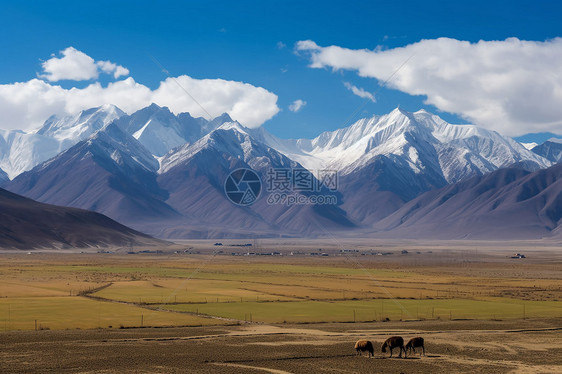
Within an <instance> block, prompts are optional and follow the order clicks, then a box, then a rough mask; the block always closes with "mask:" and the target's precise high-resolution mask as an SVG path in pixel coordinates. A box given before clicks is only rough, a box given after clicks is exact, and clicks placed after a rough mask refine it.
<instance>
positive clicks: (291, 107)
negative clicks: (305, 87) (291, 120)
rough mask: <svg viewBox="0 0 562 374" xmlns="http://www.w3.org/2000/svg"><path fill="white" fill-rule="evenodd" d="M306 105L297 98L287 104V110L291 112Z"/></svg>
mask: <svg viewBox="0 0 562 374" xmlns="http://www.w3.org/2000/svg"><path fill="white" fill-rule="evenodd" d="M305 105H306V101H304V100H301V99H298V100H295V101H293V102H292V103H291V105H289V110H290V111H291V112H295V113H296V112H298V111H299V110H301V109H302V108H304V106H305Z"/></svg>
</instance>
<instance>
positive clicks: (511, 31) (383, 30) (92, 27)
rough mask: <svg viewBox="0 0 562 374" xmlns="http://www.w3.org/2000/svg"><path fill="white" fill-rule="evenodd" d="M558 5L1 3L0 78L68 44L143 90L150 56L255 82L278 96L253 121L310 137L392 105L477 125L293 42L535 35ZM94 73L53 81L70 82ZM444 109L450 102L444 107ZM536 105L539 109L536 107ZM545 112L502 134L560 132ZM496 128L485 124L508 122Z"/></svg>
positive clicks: (394, 44)
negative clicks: (273, 110) (269, 113)
mask: <svg viewBox="0 0 562 374" xmlns="http://www.w3.org/2000/svg"><path fill="white" fill-rule="evenodd" d="M560 14H562V5H561V4H560V3H559V2H556V1H524V2H523V1H511V2H507V1H502V2H490V1H471V2H465V3H464V2H463V3H461V2H456V1H433V2H431V1H425V2H419V1H411V2H409V1H401V2H396V1H376V2H375V1H307V2H304V1H235V2H232V1H160V2H146V1H95V2H76V1H56V2H44V1H41V2H39V1H37V2H28V1H27V2H26V1H21V2H12V3H6V2H4V3H2V12H0V31H1V32H2V35H3V37H2V38H0V47H1V50H2V58H1V60H0V66H1V69H0V85H9V84H14V83H16V82H27V81H29V80H31V79H33V78H37V76H38V74H39V75H40V74H42V65H41V64H42V61H46V60H48V59H49V58H51V57H52V55H53V54H54V55H55V56H59V57H60V54H59V52H60V51H62V50H65V49H66V48H68V47H70V46H72V47H74V48H75V49H76V50H78V51H81V52H83V53H84V54H86V55H88V56H91V57H92V58H93V59H94V60H96V61H98V60H100V61H101V60H109V61H111V62H113V63H115V64H118V65H121V66H124V67H126V68H127V69H128V71H129V76H130V77H133V78H134V81H135V82H138V83H141V84H142V85H145V86H147V87H148V88H150V89H152V90H155V89H156V88H158V86H159V84H160V82H161V81H163V80H165V79H166V78H167V76H166V74H165V73H163V72H162V71H161V69H160V68H159V66H158V65H157V64H156V63H155V62H154V61H153V58H154V59H156V60H157V61H158V62H159V63H161V64H162V65H163V66H164V67H165V68H166V69H167V70H168V71H169V73H170V75H171V76H174V77H176V76H180V75H188V76H189V77H191V78H194V79H223V80H227V81H236V82H244V83H248V84H250V85H252V86H255V87H262V88H264V89H265V90H267V91H269V92H271V93H273V94H275V95H276V96H277V102H276V105H277V107H278V108H279V112H278V113H277V114H275V115H274V116H273V117H272V118H271V119H269V120H267V121H265V123H264V124H263V126H265V128H266V129H267V130H269V131H271V132H272V133H274V134H276V135H278V136H281V137H313V136H316V135H318V134H319V133H320V132H321V131H325V130H333V129H336V128H340V127H343V126H344V125H349V124H350V122H352V121H354V120H357V119H359V118H360V117H362V116H367V115H371V114H384V113H387V112H389V111H391V110H392V109H393V108H395V107H396V106H398V105H400V106H401V107H403V108H405V109H406V110H409V111H416V110H418V109H422V108H425V109H427V110H428V111H431V112H434V113H437V114H439V115H440V116H441V117H443V118H444V119H446V120H448V121H450V122H455V123H461V122H467V121H470V122H475V121H474V120H473V119H480V118H482V122H483V123H482V124H480V123H478V124H480V125H487V124H489V123H491V122H493V117H490V118H491V119H490V120H489V121H488V122H486V118H487V117H485V116H484V115H482V116H479V115H477V114H474V116H473V117H470V116H469V117H467V115H466V113H469V109H470V108H468V109H466V111H465V112H463V110H464V109H463V108H461V106H459V105H453V104H451V105H443V107H442V108H437V107H436V106H435V105H428V104H424V101H425V100H426V96H424V95H423V94H422V95H412V94H411V93H412V92H417V91H416V90H418V88H417V87H407V88H405V89H403V90H400V89H398V88H396V87H394V89H391V88H386V87H383V88H381V87H380V85H379V83H380V80H379V79H376V78H375V76H377V75H376V74H382V76H384V74H385V72H380V73H379V72H376V73H374V74H375V75H373V76H363V77H362V76H360V75H361V74H360V73H359V70H358V69H359V68H355V67H351V68H341V66H338V65H337V62H333V61H323V62H322V67H321V68H311V67H309V65H310V64H311V62H312V57H311V55H310V53H309V52H311V51H310V50H304V51H301V52H300V53H295V43H297V42H299V41H304V40H311V41H314V43H316V44H317V45H318V46H320V47H322V48H323V47H327V46H332V45H334V46H339V47H341V48H345V49H350V50H362V49H368V50H378V51H384V50H387V51H391V50H394V49H397V48H401V47H406V46H409V45H412V44H415V43H419V42H420V41H421V40H426V39H428V40H433V39H437V38H441V37H447V38H450V39H455V40H458V41H468V42H472V43H476V42H478V41H480V40H484V41H494V40H498V41H504V40H506V39H507V38H511V37H515V38H518V39H519V40H524V41H537V42H541V43H542V42H545V41H547V40H551V39H553V38H556V37H559V36H562V26H561V24H562V22H560V17H559V15H560ZM550 47H551V46H549V48H550ZM552 48H554V49H556V48H558V47H557V46H553V47H552ZM552 48H551V49H552ZM312 53H314V51H312ZM414 58H418V60H417V61H414V62H412V64H415V63H418V64H419V63H420V57H419V54H418V55H417V57H414ZM396 61H402V60H400V59H397V60H396ZM399 65H400V64H399V63H398V62H395V63H394V66H396V67H398V66H399ZM121 79H122V78H121ZM114 80H115V79H113V77H112V76H111V75H106V74H100V76H99V78H98V79H97V81H99V82H100V83H101V85H102V86H103V85H107V84H108V83H110V82H112V81H114ZM93 81H94V80H83V81H73V80H60V81H57V82H53V83H52V84H53V85H60V86H61V87H63V88H66V89H70V88H71V87H78V88H83V87H86V86H87V85H89V84H92V83H93ZM346 84H347V86H346ZM351 86H355V87H356V88H358V89H363V90H364V91H366V92H369V93H371V94H373V95H375V100H376V102H373V101H371V100H369V99H364V98H361V97H359V96H357V95H354V94H353V92H352V91H351V90H350V89H349V88H348V87H351ZM451 87H454V85H452V86H451ZM523 89H527V87H526V86H523ZM444 94H445V95H446V94H447V92H446V91H445V93H444ZM196 98H197V97H196ZM295 100H302V101H304V102H306V105H304V106H303V107H302V108H301V109H300V110H299V111H298V112H293V111H291V110H290V109H289V106H290V105H291V103H293V102H294V101H295ZM542 101H543V102H547V101H545V100H542ZM514 102H517V100H515V101H514ZM0 106H1V104H0ZM443 108H459V109H458V110H457V109H455V110H457V112H458V113H451V112H448V111H447V110H443ZM534 108H535V107H532V106H531V107H530V109H528V110H529V111H533V110H534ZM206 109H207V110H208V111H209V112H211V113H212V114H213V115H214V114H216V115H218V114H220V113H214V112H213V111H214V109H215V108H206ZM536 110H537V111H543V110H544V111H548V110H550V109H544V108H542V107H540V106H537V109H536ZM552 110H554V109H552ZM452 111H454V110H452ZM463 113H465V114H463ZM556 114H557V113H556V112H553V114H552V115H551V116H550V117H548V118H547V116H545V118H544V119H541V120H540V122H541V123H542V124H547V123H548V124H549V125H548V126H546V125H544V126H537V127H536V129H535V128H534V127H533V126H532V125H528V126H524V125H523V124H521V125H519V126H520V128H518V129H517V131H514V132H513V134H510V135H521V134H522V133H523V132H541V131H543V130H545V129H546V130H548V131H551V132H557V133H562V129H561V130H560V131H556V129H557V127H558V126H559V123H555V124H553V120H552V118H555V117H556ZM471 119H472V120H471ZM527 122H529V121H528V120H527ZM522 123H523V121H522ZM490 126H492V125H490ZM506 126H508V124H507V125H505V126H504V127H502V128H494V129H504V128H505V129H509V127H506ZM0 127H2V123H0ZM23 127H25V126H23ZM488 127H489V126H488ZM492 128H493V126H492ZM535 130H536V131H535ZM508 132H509V131H508Z"/></svg>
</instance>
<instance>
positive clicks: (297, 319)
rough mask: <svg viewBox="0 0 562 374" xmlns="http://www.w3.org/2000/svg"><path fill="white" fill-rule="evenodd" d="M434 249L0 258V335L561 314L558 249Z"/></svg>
mask: <svg viewBox="0 0 562 374" xmlns="http://www.w3.org/2000/svg"><path fill="white" fill-rule="evenodd" d="M205 245H207V246H208V243H206V244H205ZM288 248H290V249H291V251H292V250H293V249H294V247H293V246H292V245H291V246H289V247H288ZM430 248H432V250H428V249H427V248H424V249H423V250H419V249H417V250H416V251H415V252H413V253H411V254H408V255H407V256H403V255H400V253H401V250H400V248H399V249H394V254H393V255H389V256H371V255H369V256H365V255H362V254H370V253H369V252H368V250H366V249H363V248H360V252H361V253H353V254H352V255H345V256H342V255H341V254H338V253H337V251H333V252H332V253H331V256H328V257H321V258H320V257H318V256H315V257H314V258H312V256H307V255H302V256H276V257H275V256H254V257H251V256H228V255H216V254H214V255H209V254H205V249H206V248H204V246H203V247H202V248H201V253H203V254H195V255H193V254H186V253H183V252H180V253H172V252H169V253H162V254H139V255H127V254H120V253H114V254H98V253H91V254H83V253H82V254H78V253H42V254H33V255H24V254H14V253H10V254H2V255H1V259H2V262H1V264H0V329H2V328H3V330H5V331H9V330H18V329H21V330H26V329H27V330H30V329H35V328H45V329H46V328H49V329H74V328H81V329H87V328H98V327H102V328H107V327H109V326H112V327H113V328H117V327H121V326H123V327H131V326H141V325H143V326H180V325H181V326H183V325H189V326H194V325H209V324H225V323H237V322H241V321H249V320H251V321H253V322H264V323H283V322H287V323H319V322H354V321H355V322H359V321H381V320H386V319H390V320H393V321H395V320H413V319H430V320H437V319H440V320H449V319H482V320H486V319H487V320H499V319H506V318H509V319H522V318H559V317H562V301H561V300H562V274H561V272H560V270H559V269H560V264H561V259H560V258H559V257H557V256H558V254H557V252H553V251H539V252H536V255H535V256H533V257H532V259H530V260H529V261H525V262H523V261H514V260H512V259H509V258H508V257H506V255H505V254H503V253H499V254H498V253H496V252H493V251H490V252H485V251H481V252H480V253H479V254H478V256H475V255H474V252H473V251H468V252H467V251H463V250H462V249H460V250H456V251H450V250H447V251H443V250H439V248H435V247H430ZM411 250H412V249H411V248H410V251H411ZM307 251H309V249H302V251H301V253H306V252H307ZM553 253H554V255H553ZM371 254H372V253H371Z"/></svg>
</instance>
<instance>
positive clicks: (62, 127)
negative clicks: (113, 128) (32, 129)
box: [37, 104, 125, 148]
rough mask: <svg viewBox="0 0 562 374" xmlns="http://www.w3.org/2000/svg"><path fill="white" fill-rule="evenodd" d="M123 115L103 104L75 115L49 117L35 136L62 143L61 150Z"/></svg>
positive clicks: (114, 108) (119, 111)
mask: <svg viewBox="0 0 562 374" xmlns="http://www.w3.org/2000/svg"><path fill="white" fill-rule="evenodd" d="M123 115H125V113H124V112H123V111H122V110H121V109H119V108H118V107H116V106H115V105H111V104H105V105H102V106H100V107H97V108H90V109H87V110H82V111H80V112H79V113H77V114H75V115H69V116H64V117H58V116H51V117H49V119H47V121H45V123H44V124H43V126H42V127H41V128H40V129H39V130H38V131H37V134H39V135H44V136H47V137H50V138H53V139H57V140H59V141H61V142H62V144H63V148H64V147H65V146H66V145H67V144H68V145H69V146H70V145H72V144H75V143H77V142H79V141H80V140H84V139H86V138H87V137H89V136H90V135H92V134H93V133H95V132H96V131H98V130H99V129H101V128H102V127H103V126H105V125H107V124H109V123H111V122H113V121H115V120H116V119H118V118H120V117H121V116H123Z"/></svg>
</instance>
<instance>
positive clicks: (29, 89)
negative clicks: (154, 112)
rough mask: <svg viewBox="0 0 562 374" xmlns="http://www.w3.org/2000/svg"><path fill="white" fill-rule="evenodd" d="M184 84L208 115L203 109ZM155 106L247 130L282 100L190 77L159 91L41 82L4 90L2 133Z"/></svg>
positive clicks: (126, 83)
mask: <svg viewBox="0 0 562 374" xmlns="http://www.w3.org/2000/svg"><path fill="white" fill-rule="evenodd" d="M174 80H175V81H176V82H177V83H179V84H180V85H181V86H182V87H183V88H185V90H186V91H187V92H189V93H190V94H191V95H192V97H193V98H195V99H196V100H197V102H198V103H199V104H201V106H202V107H203V108H205V110H203V109H202V108H201V106H199V105H198V104H197V103H196V102H195V101H194V100H193V99H192V98H191V97H189V95H188V94H186V92H185V91H183V88H181V87H180V86H178V84H177V83H176V82H174ZM151 103H156V104H158V105H160V106H167V107H169V108H170V110H171V111H172V112H174V113H176V114H177V113H181V112H189V113H191V114H192V115H194V116H201V117H208V114H207V111H208V112H209V113H210V114H211V115H212V116H218V115H220V114H222V113H224V112H226V113H228V114H229V115H230V116H231V117H232V118H233V119H235V120H237V121H239V122H240V123H242V124H243V125H245V126H248V127H259V126H260V125H262V124H263V123H264V122H265V121H267V120H269V119H270V118H272V117H273V116H274V115H275V114H277V112H279V107H278V106H277V95H275V94H274V93H272V92H269V91H268V90H266V89H264V88H261V87H255V86H252V85H251V84H247V83H242V82H235V81H226V80H222V79H194V78H191V77H189V76H187V75H182V76H179V77H177V78H167V79H166V80H164V81H162V82H161V83H160V85H159V87H158V88H156V89H155V90H152V89H150V88H149V87H147V86H145V85H143V84H140V83H137V82H135V80H134V79H133V78H132V77H128V78H126V79H124V80H120V81H116V82H112V83H109V84H108V85H107V86H102V85H101V84H100V83H99V82H95V83H92V84H90V85H88V86H86V87H84V88H76V87H74V88H70V89H66V88H63V87H61V86H59V85H53V84H50V83H48V82H45V81H43V80H40V79H32V80H30V81H27V82H17V83H12V84H3V85H0V113H2V118H1V119H0V128H4V129H21V130H30V129H33V128H37V127H39V126H40V125H41V124H42V123H43V122H44V121H45V120H46V119H47V118H48V117H49V116H51V115H53V114H59V115H63V114H73V113H77V112H79V111H80V110H84V109H88V108H93V107H97V106H100V105H103V104H114V105H117V106H118V107H119V108H121V109H122V110H124V111H125V112H127V113H132V112H134V111H136V110H138V109H141V108H143V107H145V106H148V105H150V104H151Z"/></svg>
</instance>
